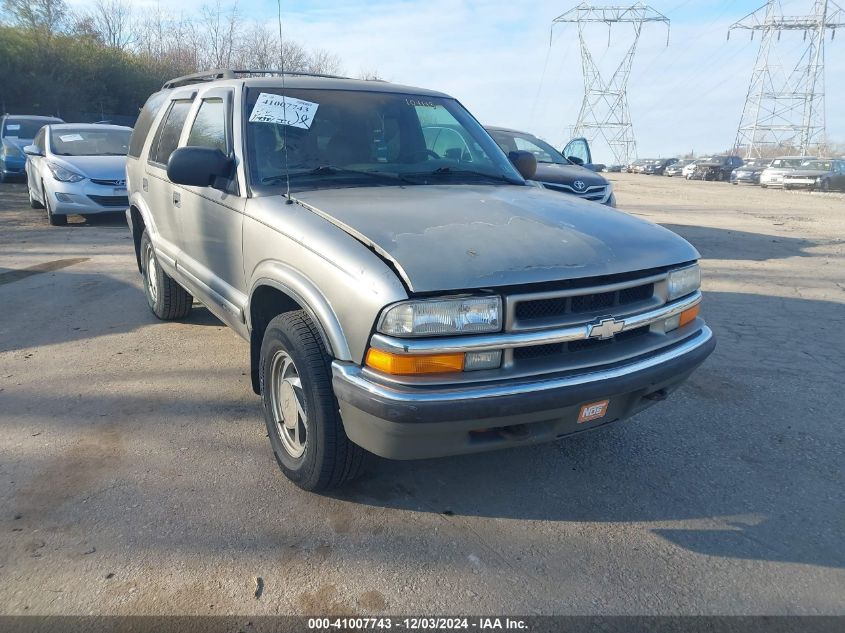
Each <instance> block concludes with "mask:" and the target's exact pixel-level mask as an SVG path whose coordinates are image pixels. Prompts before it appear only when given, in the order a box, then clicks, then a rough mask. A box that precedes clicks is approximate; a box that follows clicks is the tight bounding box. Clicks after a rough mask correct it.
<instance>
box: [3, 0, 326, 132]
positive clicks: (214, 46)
mask: <svg viewBox="0 0 845 633" xmlns="http://www.w3.org/2000/svg"><path fill="white" fill-rule="evenodd" d="M2 7H3V12H2V13H0V60H2V61H0V112H9V113H13V114H49V115H54V116H60V117H62V118H64V119H65V120H67V121H95V120H102V119H106V120H113V121H114V122H116V123H130V124H131V123H132V122H134V119H135V117H136V116H137V114H138V111H139V109H140V107H141V106H142V105H143V104H144V101H146V99H147V97H148V96H149V95H150V94H151V93H153V92H155V91H156V90H158V89H159V88H160V87H161V85H162V84H163V83H164V82H165V81H167V80H168V79H171V78H173V77H177V76H181V75H186V74H189V73H193V72H197V71H200V70H206V69H210V68H260V69H271V68H278V67H280V64H281V63H282V60H283V61H284V67H285V69H286V70H290V71H301V72H313V73H327V74H336V73H338V72H339V70H340V59H339V58H338V57H337V56H336V55H334V54H332V53H330V52H328V51H325V50H323V49H318V48H314V49H309V48H306V47H304V46H302V45H300V44H298V43H297V42H295V41H293V40H290V39H287V38H284V39H283V40H282V41H280V38H279V33H278V29H277V28H273V27H271V26H269V25H267V24H263V23H257V22H255V21H252V20H248V19H247V18H246V17H245V16H244V15H243V14H242V12H241V11H240V9H239V7H238V5H237V3H234V4H230V5H223V4H222V3H221V2H220V0H217V2H216V3H214V4H206V5H203V6H202V7H201V8H200V10H199V11H198V12H194V13H191V14H186V13H185V12H180V11H172V10H169V9H163V8H162V7H161V5H157V6H156V7H155V8H154V9H152V10H150V9H149V8H148V7H145V8H144V10H143V11H142V10H141V9H140V8H137V7H135V6H134V5H133V4H132V0H95V1H94V2H92V3H91V4H90V5H88V6H87V7H86V8H84V9H81V10H72V9H71V8H70V7H69V6H68V4H67V2H66V1H65V0H3V2H2Z"/></svg>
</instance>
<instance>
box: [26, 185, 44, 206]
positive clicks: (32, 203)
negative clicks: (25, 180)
mask: <svg viewBox="0 0 845 633" xmlns="http://www.w3.org/2000/svg"><path fill="white" fill-rule="evenodd" d="M26 192H27V193H28V194H29V206H30V208H32V209H43V208H44V205H43V204H41V203H40V202H38V200H36V199H35V197H34V196H33V195H32V187H31V186H30V185H29V184H27V186H26Z"/></svg>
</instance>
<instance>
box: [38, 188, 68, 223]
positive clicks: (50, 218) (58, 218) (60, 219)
mask: <svg viewBox="0 0 845 633" xmlns="http://www.w3.org/2000/svg"><path fill="white" fill-rule="evenodd" d="M41 197H42V198H44V208H45V209H47V222H49V223H50V226H67V216H66V215H55V214H54V213H53V209H52V206H51V205H50V198H49V197H48V196H47V190H46V189H45V188H44V185H43V184H42V185H41Z"/></svg>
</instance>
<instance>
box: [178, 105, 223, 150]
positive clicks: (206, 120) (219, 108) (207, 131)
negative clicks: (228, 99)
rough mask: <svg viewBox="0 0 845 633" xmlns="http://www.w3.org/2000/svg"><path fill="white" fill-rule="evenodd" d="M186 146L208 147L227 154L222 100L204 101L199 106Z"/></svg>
mask: <svg viewBox="0 0 845 633" xmlns="http://www.w3.org/2000/svg"><path fill="white" fill-rule="evenodd" d="M187 144H188V145H191V146H194V147H210V148H212V149H219V150H220V151H221V152H223V153H224V154H228V153H229V148H228V147H227V146H226V105H225V104H224V103H223V99H205V100H203V102H202V104H201V105H200V109H199V112H197V117H196V118H195V119H194V124H193V125H192V126H191V132H190V134H189V135H188V143H187Z"/></svg>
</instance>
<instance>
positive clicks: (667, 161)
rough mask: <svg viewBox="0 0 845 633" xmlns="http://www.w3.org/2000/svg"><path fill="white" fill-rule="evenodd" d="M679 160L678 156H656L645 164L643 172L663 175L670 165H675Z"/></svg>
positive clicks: (650, 174)
mask: <svg viewBox="0 0 845 633" xmlns="http://www.w3.org/2000/svg"><path fill="white" fill-rule="evenodd" d="M677 162H678V159H677V158H655V159H653V160H650V161H648V162H647V163H646V164H645V166H644V167H643V173H644V174H647V175H649V176H662V175H663V173H664V172H665V170H666V168H667V167H668V166H669V165H674V164H675V163H677Z"/></svg>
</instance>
